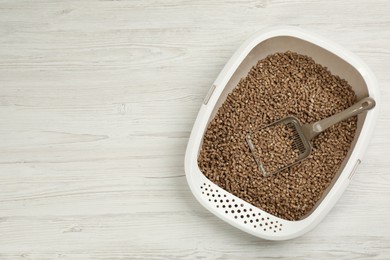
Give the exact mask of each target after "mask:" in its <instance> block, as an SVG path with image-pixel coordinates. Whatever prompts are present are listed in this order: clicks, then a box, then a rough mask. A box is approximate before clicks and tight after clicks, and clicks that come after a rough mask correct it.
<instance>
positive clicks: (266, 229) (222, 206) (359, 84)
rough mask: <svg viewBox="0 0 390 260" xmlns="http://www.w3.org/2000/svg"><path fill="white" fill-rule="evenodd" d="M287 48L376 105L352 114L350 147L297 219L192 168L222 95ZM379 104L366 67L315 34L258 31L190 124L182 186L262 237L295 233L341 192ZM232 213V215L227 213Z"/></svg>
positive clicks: (316, 219) (312, 221)
mask: <svg viewBox="0 0 390 260" xmlns="http://www.w3.org/2000/svg"><path fill="white" fill-rule="evenodd" d="M288 50H290V51H293V52H297V53H300V54H304V55H308V56H310V57H312V58H313V59H314V60H315V61H316V62H317V63H319V64H321V65H323V66H326V67H328V69H329V70H330V71H331V72H332V74H335V75H338V76H340V77H341V78H344V79H346V80H347V81H348V83H349V84H350V85H351V86H352V87H353V90H354V91H355V93H356V95H357V98H358V100H359V99H362V98H363V97H367V96H370V97H372V98H373V99H375V101H376V107H375V108H374V109H372V110H370V111H368V112H366V113H363V114H360V115H359V116H358V123H357V131H356V134H355V138H354V141H353V143H352V145H351V149H350V151H349V153H348V155H347V156H346V158H345V160H344V161H343V163H342V165H341V167H340V169H339V171H338V172H337V174H336V176H335V177H334V179H333V181H332V183H331V184H330V186H329V187H328V189H327V190H326V191H325V192H324V194H323V196H322V198H321V199H320V200H319V201H318V203H317V204H316V205H315V207H314V208H313V209H312V211H311V212H310V213H309V214H308V215H307V216H306V217H305V218H304V219H302V220H298V221H289V220H285V219H282V218H279V217H276V216H274V215H272V214H269V213H267V212H265V211H263V210H261V209H260V208H257V207H255V206H253V205H251V204H249V203H247V202H245V201H244V200H242V199H240V198H238V197H236V196H235V195H233V194H231V193H229V192H227V191H225V190H223V189H222V188H220V187H218V186H217V185H216V184H214V183H213V182H211V181H210V180H209V179H207V178H206V177H205V176H204V175H203V173H202V172H201V171H200V169H199V167H198V163H197V160H198V156H199V152H200V148H201V145H202V139H203V135H204V133H205V131H206V128H207V125H208V123H209V122H210V121H211V120H212V119H213V117H214V115H215V114H216V112H217V111H218V108H219V107H220V106H221V105H222V103H223V102H224V101H225V99H226V97H227V95H228V94H229V93H230V92H231V91H232V90H233V89H234V88H235V86H236V85H237V83H238V82H239V80H240V79H241V78H242V77H245V76H246V75H247V74H248V72H249V70H250V68H251V67H252V66H254V65H256V64H257V62H258V61H259V60H261V59H263V58H265V57H266V56H268V55H270V54H273V53H276V52H285V51H288ZM379 107H380V100H379V91H378V88H377V82H376V80H375V77H374V75H373V73H372V72H371V71H370V69H369V68H368V67H367V66H366V65H365V64H364V62H363V61H362V60H360V59H359V58H358V57H357V56H355V55H354V54H352V53H351V52H349V51H347V50H345V49H344V48H342V47H340V46H338V45H336V44H334V43H332V42H329V41H328V40H325V39H323V38H321V37H319V36H316V35H313V34H312V33H309V32H306V31H304V30H301V29H299V28H294V27H276V28H271V29H267V30H263V31H260V32H258V33H257V34H255V35H254V36H253V37H251V38H250V39H248V40H247V41H246V42H244V43H243V44H242V45H241V47H240V48H239V49H238V50H237V51H236V52H235V53H234V55H233V56H232V57H231V58H230V60H229V61H228V62H227V64H226V65H225V67H224V68H223V70H222V71H221V73H220V74H219V75H218V77H217V79H216V80H215V81H214V83H213V84H212V86H211V88H210V90H209V92H208V94H207V95H206V97H205V99H204V101H203V104H202V106H201V108H200V111H199V114H198V116H197V118H196V121H195V124H194V126H193V129H192V132H191V136H190V139H189V142H188V146H187V150H186V155H185V172H186V177H187V181H188V184H189V186H190V188H191V191H192V193H193V194H194V196H195V197H196V199H197V200H198V201H199V202H200V203H201V204H202V205H203V206H204V207H205V208H206V209H208V210H209V211H210V212H212V213H213V214H214V215H216V216H217V217H219V218H220V219H222V220H224V221H226V222H227V223H229V224H230V225H232V226H235V227H237V228H239V229H241V230H243V231H245V232H247V233H250V234H252V235H254V236H257V237H260V238H264V239H268V240H286V239H291V238H295V237H298V236H300V235H302V234H304V233H306V232H308V231H309V230H310V229H312V228H313V227H315V226H316V225H317V224H318V223H319V222H320V221H321V220H322V219H323V218H324V217H325V216H326V214H327V213H328V212H329V211H330V209H331V208H332V207H333V206H334V205H335V204H336V202H337V200H338V199H339V198H340V196H341V194H342V193H343V192H344V190H345V189H346V187H347V186H348V184H349V182H350V181H351V178H352V176H353V175H354V173H355V171H356V169H357V167H358V166H359V164H360V162H361V161H362V158H363V155H364V152H365V150H366V148H367V145H368V143H369V140H370V137H371V135H372V133H373V129H374V126H375V121H376V118H377V116H378V112H379ZM232 212H234V213H232Z"/></svg>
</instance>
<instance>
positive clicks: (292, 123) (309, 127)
mask: <svg viewBox="0 0 390 260" xmlns="http://www.w3.org/2000/svg"><path fill="white" fill-rule="evenodd" d="M373 107H375V100H374V99H372V98H370V97H366V98H363V99H362V100H360V101H358V102H357V103H355V104H354V105H352V106H350V107H349V108H347V109H345V110H344V111H342V112H340V113H338V114H335V115H333V116H330V117H328V118H325V119H322V120H320V121H318V122H315V123H313V124H304V125H302V124H301V123H300V122H299V120H298V119H297V118H295V117H292V116H289V117H285V118H283V119H280V120H278V121H275V122H273V123H271V124H269V125H266V126H264V127H261V128H259V129H257V130H255V131H254V132H252V133H250V134H248V135H247V136H246V142H247V143H248V146H249V149H250V151H251V153H252V155H253V157H254V159H255V161H256V164H257V166H258V167H259V170H260V172H261V173H262V174H263V176H264V177H267V176H270V175H272V174H275V173H277V172H280V171H282V170H284V169H286V168H288V167H290V166H292V165H294V164H296V163H298V162H300V161H302V160H304V159H305V158H307V157H308V156H309V155H310V153H311V150H312V145H311V143H310V140H311V139H313V138H314V137H316V136H317V135H318V134H320V133H321V132H323V131H325V130H326V129H327V128H329V127H330V126H332V125H334V124H336V123H338V122H340V121H343V120H345V119H347V118H350V117H352V116H355V115H357V114H360V113H362V112H364V111H367V110H370V109H372V108H373ZM279 124H282V125H284V126H285V127H286V128H287V129H290V130H289V131H290V132H291V135H289V136H288V138H290V143H291V149H293V150H294V152H295V153H296V155H297V156H296V160H294V162H292V163H287V164H286V165H283V166H281V167H278V168H277V169H276V170H273V171H271V172H269V171H267V165H264V162H263V161H262V159H261V158H260V157H259V153H258V150H257V149H256V147H255V144H254V142H253V135H254V134H256V133H257V132H258V131H260V130H262V129H265V130H267V131H272V127H274V126H276V125H279ZM267 128H269V129H267ZM270 129H271V130H270ZM259 148H260V149H261V147H259Z"/></svg>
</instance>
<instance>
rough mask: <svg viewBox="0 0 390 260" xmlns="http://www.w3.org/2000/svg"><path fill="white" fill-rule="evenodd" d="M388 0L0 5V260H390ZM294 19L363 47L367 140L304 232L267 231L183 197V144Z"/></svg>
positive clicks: (8, 0) (54, 0)
mask: <svg viewBox="0 0 390 260" xmlns="http://www.w3.org/2000/svg"><path fill="white" fill-rule="evenodd" d="M389 13H390V3H389V1H387V0H378V1H366V0H343V1H336V0H328V1H304V0H293V1H287V0H262V1H239V0H236V1H224V2H223V1H208V0H207V1H206V0H201V1H188V0H179V1H172V0H167V1H163V0H161V1H157V0H155V1H92V0H87V1H59V0H51V1H49V0H39V1H26V0H20V1H13V0H1V1H0V124H1V127H0V137H1V141H0V259H57V258H58V259H216V258H219V259H254V258H259V259H260V258H261V259H267V258H269V259H292V258H293V259H329V258H334V259H390V217H389V215H390V188H389V187H390V174H389V169H390V132H389V129H390V116H389V113H390V73H389V72H390V16H389ZM273 25H295V26H299V27H302V28H305V29H308V30H311V31H313V32H316V33H318V34H321V35H323V36H324V37H327V38H329V39H331V40H333V41H335V42H337V43H339V44H341V45H343V46H345V47H346V48H348V49H350V50H351V51H353V52H355V53H356V54H358V55H359V56H360V57H361V58H362V59H363V60H365V61H366V62H367V64H368V65H369V66H370V67H371V68H372V70H373V71H374V73H375V74H376V76H377V78H378V81H379V83H380V86H381V92H382V104H383V106H382V114H381V116H380V118H379V121H378V125H377V128H376V132H375V136H374V138H373V140H372V142H371V144H370V146H369V149H368V150H367V153H366V157H365V158H364V160H363V163H362V165H361V166H360V167H359V169H358V172H357V174H356V176H355V177H354V180H353V181H352V182H351V185H350V186H349V187H348V189H347V191H346V192H345V193H344V195H343V197H342V198H341V200H340V201H339V203H338V204H337V205H336V207H335V208H334V209H333V210H332V211H331V213H330V214H329V215H328V216H327V217H326V218H325V220H324V221H323V222H322V223H321V224H320V225H319V226H317V227H316V228H315V229H314V230H313V231H311V232H310V233H308V234H306V235H305V236H303V237H300V238H297V239H294V240H291V241H284V242H269V241H264V240H261V239H258V238H255V237H252V236H250V235H247V234H245V233H243V232H241V231H239V230H237V229H235V228H233V227H231V226H229V225H227V224H225V223H223V222H222V221H220V220H218V219H217V218H216V217H214V216H213V215H212V214H211V213H209V212H208V211H206V210H205V209H204V208H202V207H201V206H200V205H199V204H198V203H197V202H196V201H195V199H194V197H193V196H192V194H191V192H190V191H189V188H188V186H187V183H186V180H185V177H184V169H183V164H184V162H183V161H184V151H185V147H186V143H187V141H188V137H189V134H190V131H191V127H192V124H193V122H194V120H195V117H196V114H197V112H198V109H199V108H200V105H201V102H202V100H203V97H204V96H205V95H206V92H207V90H208V88H209V86H210V85H211V84H212V83H213V81H214V79H215V78H216V76H217V74H218V73H219V71H220V70H221V69H222V67H223V65H224V64H225V63H226V61H227V60H228V59H229V58H230V56H231V55H232V53H233V52H234V51H235V49H236V48H237V47H238V46H239V45H240V44H241V43H242V42H243V41H244V40H245V39H247V38H248V37H249V36H250V35H251V34H253V33H254V32H256V31H257V30H259V29H262V28H265V27H267V26H273Z"/></svg>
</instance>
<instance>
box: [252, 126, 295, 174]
mask: <svg viewBox="0 0 390 260" xmlns="http://www.w3.org/2000/svg"><path fill="white" fill-rule="evenodd" d="M293 137H294V131H293V129H291V128H290V127H287V126H286V125H285V124H275V125H272V126H266V127H263V128H261V129H258V130H257V129H256V130H255V131H254V132H253V133H251V134H250V138H251V140H252V143H253V144H254V146H255V156H256V157H257V158H259V161H260V164H261V167H263V172H265V174H266V175H268V174H272V173H274V172H276V171H278V170H280V169H282V168H284V167H286V166H289V165H290V164H292V163H294V162H296V161H298V157H299V150H298V149H297V148H294V147H293V143H294V141H293ZM260 171H261V170H260ZM263 175H264V174H263Z"/></svg>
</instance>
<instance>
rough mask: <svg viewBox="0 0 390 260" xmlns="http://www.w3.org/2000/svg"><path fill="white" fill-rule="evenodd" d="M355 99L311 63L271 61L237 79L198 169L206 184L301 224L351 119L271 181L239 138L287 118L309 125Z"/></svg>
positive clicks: (342, 148)
mask: <svg viewBox="0 0 390 260" xmlns="http://www.w3.org/2000/svg"><path fill="white" fill-rule="evenodd" d="M355 101H356V96H355V93H354V92H353V90H352V88H351V86H350V85H349V84H348V83H347V81H345V80H344V79H341V78H339V77H338V76H335V75H332V74H331V73H330V71H329V70H327V68H325V67H323V66H321V65H319V64H316V63H315V62H314V60H313V59H312V58H310V57H308V56H305V55H300V54H297V53H294V52H285V53H275V54H273V55H269V56H268V57H266V58H265V59H263V60H260V61H259V62H258V63H257V65H256V66H254V67H252V68H251V70H250V71H249V73H248V75H247V76H246V77H245V78H242V79H241V81H240V82H239V83H238V84H237V86H236V87H235V89H234V90H233V91H232V92H231V93H230V94H229V95H228V97H227V99H226V100H225V102H224V103H223V104H222V106H221V107H220V108H219V110H218V112H217V114H216V115H215V117H214V118H213V119H212V121H211V122H210V123H209V125H208V127H207V130H206V132H205V134H204V137H203V144H202V147H201V151H200V154H199V157H198V165H199V167H200V169H201V171H202V172H203V174H204V175H205V176H206V177H207V178H209V179H210V180H211V181H212V182H214V183H215V184H217V185H218V186H219V187H221V188H223V189H225V190H226V191H228V192H230V193H232V194H234V195H236V196H237V197H239V198H241V199H243V200H245V201H247V202H249V203H251V204H252V205H254V206H256V207H259V208H261V209H263V210H264V211H266V212H269V213H271V214H273V215H275V216H278V217H281V218H283V219H287V220H299V219H302V218H304V217H305V216H306V215H307V214H308V213H310V210H311V209H312V208H313V206H314V205H315V204H316V202H317V201H318V200H319V199H320V198H321V196H322V194H323V192H324V190H325V189H326V188H327V187H328V186H329V184H330V183H331V181H332V179H333V177H334V176H335V174H336V173H337V171H338V169H339V167H340V165H341V163H342V161H343V160H344V158H345V156H346V155H347V153H348V150H349V148H350V145H351V143H352V141H353V138H354V135H355V130H356V122H357V117H356V116H355V117H352V118H349V119H347V120H345V121H343V122H340V123H338V124H336V125H334V126H332V127H330V128H329V129H327V130H326V131H325V132H323V133H321V134H320V135H318V136H317V137H316V138H314V139H313V140H312V145H313V150H312V153H311V155H310V156H309V157H308V158H307V159H305V160H303V161H302V162H300V163H298V164H296V165H294V166H292V167H290V168H288V169H285V170H283V171H281V172H278V173H276V174H274V175H272V176H269V177H263V175H262V174H261V172H260V171H259V169H258V167H257V164H256V163H255V161H254V159H253V156H252V154H251V152H250V150H249V147H248V145H247V143H246V141H245V136H246V134H248V133H249V132H251V131H252V130H254V129H256V128H259V127H261V126H265V125H268V124H270V123H272V122H274V121H276V120H278V119H281V118H284V117H286V116H289V115H292V116H295V117H297V118H298V119H299V121H301V122H302V123H303V124H305V123H313V122H316V121H318V120H320V119H323V118H325V117H329V116H331V115H334V114H336V113H338V112H340V111H342V110H344V109H346V108H347V107H349V106H351V105H352V104H353V103H355Z"/></svg>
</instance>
